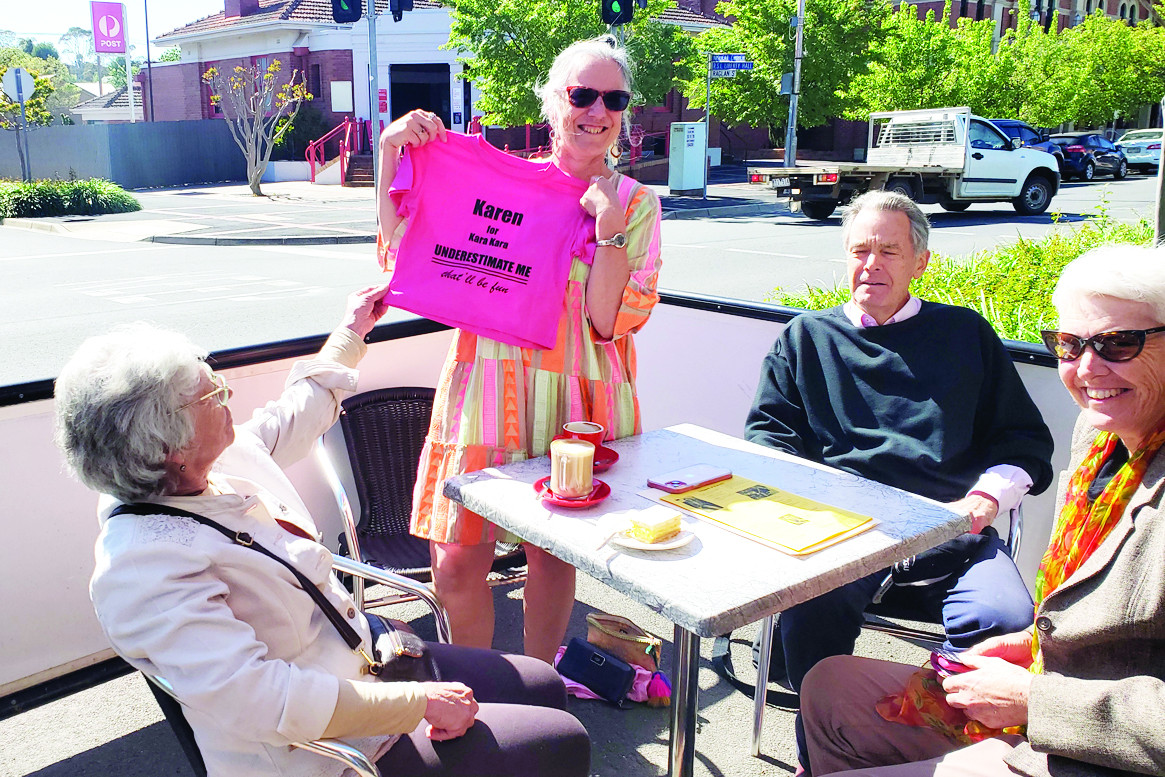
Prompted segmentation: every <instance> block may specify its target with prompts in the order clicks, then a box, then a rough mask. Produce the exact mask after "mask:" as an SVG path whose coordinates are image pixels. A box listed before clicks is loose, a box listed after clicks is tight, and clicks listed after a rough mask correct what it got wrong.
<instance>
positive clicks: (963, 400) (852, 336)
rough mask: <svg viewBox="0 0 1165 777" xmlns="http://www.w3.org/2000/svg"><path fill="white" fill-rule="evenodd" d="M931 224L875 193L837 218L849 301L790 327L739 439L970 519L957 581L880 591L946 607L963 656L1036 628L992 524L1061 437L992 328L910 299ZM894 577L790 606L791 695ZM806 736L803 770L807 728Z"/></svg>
mask: <svg viewBox="0 0 1165 777" xmlns="http://www.w3.org/2000/svg"><path fill="white" fill-rule="evenodd" d="M929 231H930V225H929V223H928V222H927V220H926V216H925V215H924V214H923V213H922V211H921V210H919V208H918V206H917V205H916V204H915V203H914V202H913V201H912V200H910V199H909V198H908V197H904V196H902V195H898V194H890V193H887V192H882V191H876V192H870V193H868V194H865V195H862V196H861V197H859V198H858V199H856V200H854V202H853V204H852V205H851V206H850V208H849V210H848V211H847V213H846V214H845V217H844V218H843V220H842V241H843V243H844V244H845V247H846V252H847V255H848V263H847V267H848V273H849V279H850V290H851V298H850V301H849V302H847V303H846V304H845V305H842V306H840V307H836V308H832V309H830V310H824V311H819V312H811V313H804V314H802V315H800V316H797V317H796V318H794V319H793V320H792V321H790V322H789V325H788V326H787V327H786V328H785V330H784V331H783V332H782V333H781V336H780V337H779V338H778V339H777V341H776V343H775V344H774V345H773V349H772V350H771V351H770V352H769V354H768V356H766V357H765V361H764V364H763V366H762V368H761V377H760V386H759V387H758V389H757V394H756V399H755V401H754V402H753V406H752V409H751V410H750V411H749V415H748V421H747V424H746V427H745V436H746V437H747V438H748V439H749V440H752V441H753V442H758V443H761V444H762V445H768V446H769V447H772V448H776V449H778V450H783V451H786V452H787V453H791V454H794V455H796V456H801V457H803V458H806V459H811V460H813V461H817V462H821V463H823V464H828V465H830V466H833V467H837V468H838V469H843V470H846V471H847V472H852V473H854V474H857V475H861V476H862V477H866V478H869V479H871V480H876V481H879V482H881V483H886V484H888V485H891V486H895V487H897V488H902V489H904V490H906V491H911V492H914V493H916V494H921V495H923V496H926V497H930V498H932V499H936V500H939V501H942V502H949V503H951V506H952V507H953V508H955V509H958V510H959V511H961V512H964V513H967V514H969V515H970V516H971V519H972V532H973V533H975V534H978V533H980V532H983V536H982V537H981V538H976V539H974V540H972V541H970V542H968V541H967V538H966V537H964V538H960V540H955V541H952V543H948V546H947V547H944V550H946V551H950V552H951V553H952V554H954V555H955V556H956V560H955V563H954V564H953V566H952V568H953V569H954V571H953V572H952V573H951V574H949V575H948V576H946V577H943V578H941V579H936V580H932V581H929V582H924V583H923V584H922V585H919V586H914V587H911V588H891V589H890V591H889V592H888V593H886V599H887V601H888V602H889V601H890V600H892V599H893V598H894V597H896V596H897V597H899V598H900V599H908V600H909V601H910V602H911V603H912V604H916V605H917V606H918V607H920V608H921V609H922V610H925V609H940V608H941V611H942V616H943V625H944V627H945V629H946V634H947V642H948V647H952V648H954V649H956V650H957V649H963V648H967V647H970V646H971V645H973V644H975V643H977V642H979V641H981V640H983V639H985V638H987V637H990V636H995V635H997V634H1009V633H1012V632H1016V631H1022V630H1023V629H1025V628H1027V627H1028V626H1030V625H1031V623H1032V617H1033V604H1032V600H1031V596H1030V595H1029V593H1028V591H1027V588H1026V586H1025V585H1024V583H1023V580H1022V578H1021V577H1020V574H1019V571H1018V570H1017V569H1016V567H1015V564H1014V563H1013V562H1012V560H1011V558H1010V557H1009V556H1008V555H1007V550H1006V546H1005V545H1004V544H1003V543H1002V542H1001V541H1000V539H999V537H998V535H997V534H995V532H994V530H993V529H989V528H988V527H990V525H991V523H992V521H993V520H994V519H995V517H996V516H997V515H998V514H1000V513H1003V514H1004V515H1006V514H1007V513H1008V512H1009V511H1010V510H1011V509H1012V508H1013V507H1015V506H1016V505H1018V503H1019V501H1020V500H1021V499H1022V498H1023V496H1024V494H1026V493H1028V492H1029V491H1030V492H1031V493H1037V494H1038V493H1040V492H1041V491H1043V490H1044V489H1046V488H1047V487H1048V485H1049V483H1050V482H1051V479H1052V468H1051V462H1050V459H1051V455H1052V437H1051V433H1050V432H1049V431H1048V428H1047V426H1046V425H1045V424H1044V422H1043V419H1042V418H1041V416H1040V412H1039V410H1038V409H1037V408H1036V406H1035V403H1034V402H1032V400H1031V397H1029V396H1028V393H1027V391H1026V389H1025V388H1024V386H1023V383H1022V381H1021V380H1020V377H1019V374H1018V373H1017V372H1016V370H1015V367H1014V365H1013V364H1012V362H1011V358H1010V357H1009V355H1008V353H1007V351H1006V350H1005V349H1004V347H1003V343H1002V342H1000V340H999V337H998V336H997V335H996V334H995V332H994V331H993V330H992V329H991V326H990V325H989V324H988V323H987V322H986V321H985V320H983V318H982V317H981V316H979V315H978V314H977V313H975V312H974V311H971V310H969V309H967V308H961V307H952V306H949V305H941V304H938V303H933V302H923V301H921V300H920V299H918V298H917V297H914V296H912V295H911V294H910V291H909V286H910V281H911V280H912V279H913V278H918V277H920V276H921V275H922V273H923V272H924V271H925V270H926V266H927V263H928V262H929V260H930V252H929V251H928V250H927V238H928V235H929ZM984 530H986V531H984ZM887 576H888V570H884V571H882V572H878V573H875V574H873V575H870V576H869V577H866V578H864V579H862V580H858V581H857V582H854V583H850V584H849V585H846V586H842V587H841V588H839V589H837V590H835V591H832V592H830V593H828V594H825V595H823V596H820V597H818V598H816V599H813V600H811V601H808V602H805V603H804V604H800V605H797V606H795V607H792V608H790V609H789V610H787V611H785V612H783V613H781V616H780V620H779V626H778V631H779V635H778V634H775V635H774V640H775V639H776V638H777V637H778V636H779V638H780V645H781V646H782V647H783V649H784V657H785V669H786V671H787V675H788V679H789V681H790V683H791V684H792V687H793V689H794V690H800V686H801V680H802V678H804V676H805V673H806V672H808V671H809V669H810V668H811V667H812V666H813V665H814V664H815V663H817V662H818V661H820V660H821V659H823V658H825V657H827V656H831V655H839V654H848V653H851V652H853V648H854V643H855V641H856V640H857V637H858V633H859V632H860V630H861V623H862V614H863V612H864V610H865V609H866V607H867V606H869V604H870V603H871V601H872V600H873V599H874V597H875V596H876V595H877V594H879V593H880V589H882V588H883V583H884V582H885V581H886V580H887ZM774 647H775V645H774ZM774 653H776V650H775V649H774ZM797 729H798V730H797V733H798V737H797V739H798V755H799V756H800V757H801V763H802V764H806V763H807V761H806V759H805V758H804V749H803V744H802V741H803V740H802V736H801V729H800V720H798V727H797Z"/></svg>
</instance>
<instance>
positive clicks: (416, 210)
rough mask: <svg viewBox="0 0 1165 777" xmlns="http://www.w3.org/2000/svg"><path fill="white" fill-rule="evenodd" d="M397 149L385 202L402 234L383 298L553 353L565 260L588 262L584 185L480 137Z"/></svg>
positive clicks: (454, 136) (590, 226)
mask: <svg viewBox="0 0 1165 777" xmlns="http://www.w3.org/2000/svg"><path fill="white" fill-rule="evenodd" d="M448 138H449V140H448V142H446V143H440V142H433V143H427V144H426V145H424V146H421V147H420V148H413V147H412V146H406V147H405V151H404V156H403V157H402V159H401V163H400V167H399V168H398V170H397V174H396V177H395V178H394V179H393V182H392V185H391V186H390V187H389V196H390V197H391V198H392V201H393V203H394V204H395V205H396V208H397V213H398V215H400V216H403V217H404V218H406V219H408V227H407V229H406V230H405V233H404V236H403V237H402V238H401V242H400V245H399V246H398V247H397V249H396V262H395V268H394V270H393V274H392V281H391V282H390V283H389V296H388V297H386V298H385V301H386V302H387V303H389V304H390V305H393V306H394V307H398V308H402V309H404V310H408V311H411V312H413V313H416V314H418V315H421V316H425V317H426V318H431V319H433V320H435V321H440V322H442V323H445V324H450V325H452V326H455V327H458V328H459V329H465V330H467V331H470V332H473V333H475V334H479V335H482V336H484V337H488V338H490V339H492V340H500V341H501V342H503V343H509V344H511V345H517V346H521V347H525V348H543V349H547V348H553V347H554V346H555V343H556V341H557V335H558V323H559V319H560V317H561V315H562V296H563V293H564V291H565V289H566V279H567V276H568V274H569V272H570V265H571V258H572V257H573V256H579V257H580V258H582V259H583V261H585V262H587V263H588V264H589V263H590V261H591V259H592V258H593V256H594V249H595V246H594V231H595V226H594V225H595V222H594V219H593V218H592V217H591V216H590V215H588V214H587V212H586V211H585V210H584V209H583V207H582V205H580V204H579V199H580V198H581V197H582V195H583V194H584V193H585V192H586V190H587V187H588V186H589V184H588V182H586V181H583V180H581V179H579V178H574V177H572V176H569V175H567V174H566V173H564V172H562V171H561V170H559V169H558V168H557V167H555V166H554V165H553V164H551V163H549V162H530V161H527V160H525V159H519V158H518V157H515V156H511V155H510V154H507V153H505V152H503V151H499V150H498V149H496V148H494V147H493V146H491V145H489V144H488V143H487V142H486V141H485V139H484V138H483V137H482V136H480V135H473V136H468V135H461V134H458V133H455V132H450V133H448Z"/></svg>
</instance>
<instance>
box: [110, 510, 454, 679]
mask: <svg viewBox="0 0 1165 777" xmlns="http://www.w3.org/2000/svg"><path fill="white" fill-rule="evenodd" d="M123 514H128V515H174V516H178V517H181V518H190V519H191V520H194V521H197V522H198V523H201V524H202V525H203V526H209V527H210V528H212V529H214V530H215V531H217V532H219V533H220V534H222V535H223V536H225V537H226V538H227V539H229V540H230V541H231V542H233V543H235V544H236V545H242V546H243V547H245V548H251V549H252V550H254V551H256V552H258V553H262V554H263V555H264V556H266V557H267V558H269V559H272V560H273V561H278V562H279V563H280V564H282V565H283V566H284V567H286V568H287V569H288V571H290V572H291V574H292V575H294V576H295V579H296V580H297V581H299V586H300V588H302V589H303V590H304V592H305V593H307V595H308V596H310V597H311V598H312V601H314V602H315V603H316V605H317V606H318V607H319V608H320V609H321V610H322V611H323V613H324V615H326V616H327V618H328V620H329V621H331V622H332V625H333V626H335V627H336V631H338V632H340V637H341V638H343V640H344V642H346V643H347V644H348V647H350V648H351V649H352V650H354V651H355V652H357V653H359V654H360V655H361V656H362V657H363V658H364V660H365V661H366V662H367V663H368V668H367V671H368V673H369V674H371V675H375V676H376V677H379V678H380V679H381V680H384V681H386V682H397V681H415V682H428V681H431V680H440V679H441V677H440V672H439V670H438V669H437V664H436V662H435V661H434V660H433V656H432V655H431V654H430V653H429V646H428V645H426V644H425V642H424V640H422V639H421V638H420V637H418V636H417V635H416V634H413V633H412V632H408V631H403V630H401V629H398V628H396V627H395V626H394V625H393V623H392V621H390V620H389V619H388V618H384V617H382V616H380V615H376V614H374V613H367V612H366V613H363V615H364V619H365V620H366V621H367V622H368V628H369V630H370V631H371V632H372V655H369V654H368V651H367V650H365V649H364V640H362V639H361V638H360V635H359V634H358V633H357V632H356V629H354V628H352V626H351V624H349V623H348V621H347V620H345V619H344V616H343V615H341V614H340V612H339V611H338V610H337V609H336V608H335V607H334V606H333V605H332V603H331V602H329V601H328V599H327V597H325V596H324V594H323V592H322V591H321V590H320V589H319V588H317V587H316V585H315V584H314V583H312V581H311V580H309V579H308V578H307V576H306V575H304V574H303V573H302V572H300V571H299V570H298V569H296V568H295V567H294V566H292V565H291V564H290V563H288V562H287V561H285V560H284V559H281V558H280V557H279V556H276V555H275V554H274V553H272V552H271V551H269V550H267V549H266V548H265V547H263V546H262V545H260V544H259V543H257V542H255V540H254V538H252V537H251V535H250V534H248V533H247V532H242V531H240V532H236V531H231V530H230V529H228V528H227V527H225V526H223V525H222V524H221V523H218V522H217V521H212V520H211V519H210V518H207V517H206V516H204V515H199V514H198V513H192V512H190V511H188V510H183V509H181V508H179V507H169V506H167V505H159V504H150V503H148V502H138V503H136V504H122V505H118V506H117V507H115V508H114V509H113V511H112V512H111V513H110V514H109V517H110V518H112V517H114V516H115V515H123Z"/></svg>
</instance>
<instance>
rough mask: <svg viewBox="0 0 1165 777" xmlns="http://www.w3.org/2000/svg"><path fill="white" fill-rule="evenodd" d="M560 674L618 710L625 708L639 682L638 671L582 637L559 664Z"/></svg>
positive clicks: (574, 643)
mask: <svg viewBox="0 0 1165 777" xmlns="http://www.w3.org/2000/svg"><path fill="white" fill-rule="evenodd" d="M558 673H559V674H561V675H562V676H563V677H566V678H568V679H571V680H574V681H575V682H576V683H582V684H583V685H585V686H586V687H587V688H590V689H591V690H592V691H594V692H595V693H597V694H598V695H599V696H601V697H602V698H603V699H605V700H606V701H609V702H611V704H614V705H615V706H616V707H622V706H623V703H624V702H625V701H626V700H627V694H628V693H630V692H631V686H632V684H633V683H634V682H635V668H634V667H632V666H631V664H628V663H627V662H626V661H624V660H623V659H621V658H616V657H615V656H613V655H611V654H610V653H608V652H607V651H605V650H603V649H602V648H597V647H595V646H594V645H592V644H591V643H589V642H587V641H586V640H585V639H582V638H581V637H574V638H572V639H571V640H570V643H569V644H568V645H567V646H566V650H565V651H564V652H563V654H562V658H561V659H559V661H558Z"/></svg>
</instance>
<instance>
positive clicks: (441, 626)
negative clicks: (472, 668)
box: [332, 553, 450, 643]
mask: <svg viewBox="0 0 1165 777" xmlns="http://www.w3.org/2000/svg"><path fill="white" fill-rule="evenodd" d="M332 569H334V570H336V571H337V572H344V573H346V574H349V575H355V576H356V577H359V578H362V579H364V580H371V581H372V582H373V583H376V584H378V585H386V586H388V587H389V588H394V589H396V590H398V591H402V592H404V593H407V594H411V595H413V596H416V597H417V598H418V599H420V600H421V601H423V602H424V603H425V604H427V605H429V609H430V610H432V611H433V620H434V621H436V624H437V640H438V641H439V642H445V643H448V642H449V641H450V638H449V615H448V614H447V613H446V612H445V608H444V607H443V606H442V605H441V602H440V601H439V600H438V599H437V595H436V594H435V593H433V591H432V589H430V588H429V586H427V585H425V584H424V583H418V582H417V581H416V580H413V579H412V578H409V577H405V576H404V575H398V574H396V573H395V572H389V571H388V570H385V569H378V568H377V567H374V566H372V565H370V564H364V563H362V562H359V561H353V560H352V559H350V558H347V557H346V556H340V555H337V554H335V553H333V554H332Z"/></svg>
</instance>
